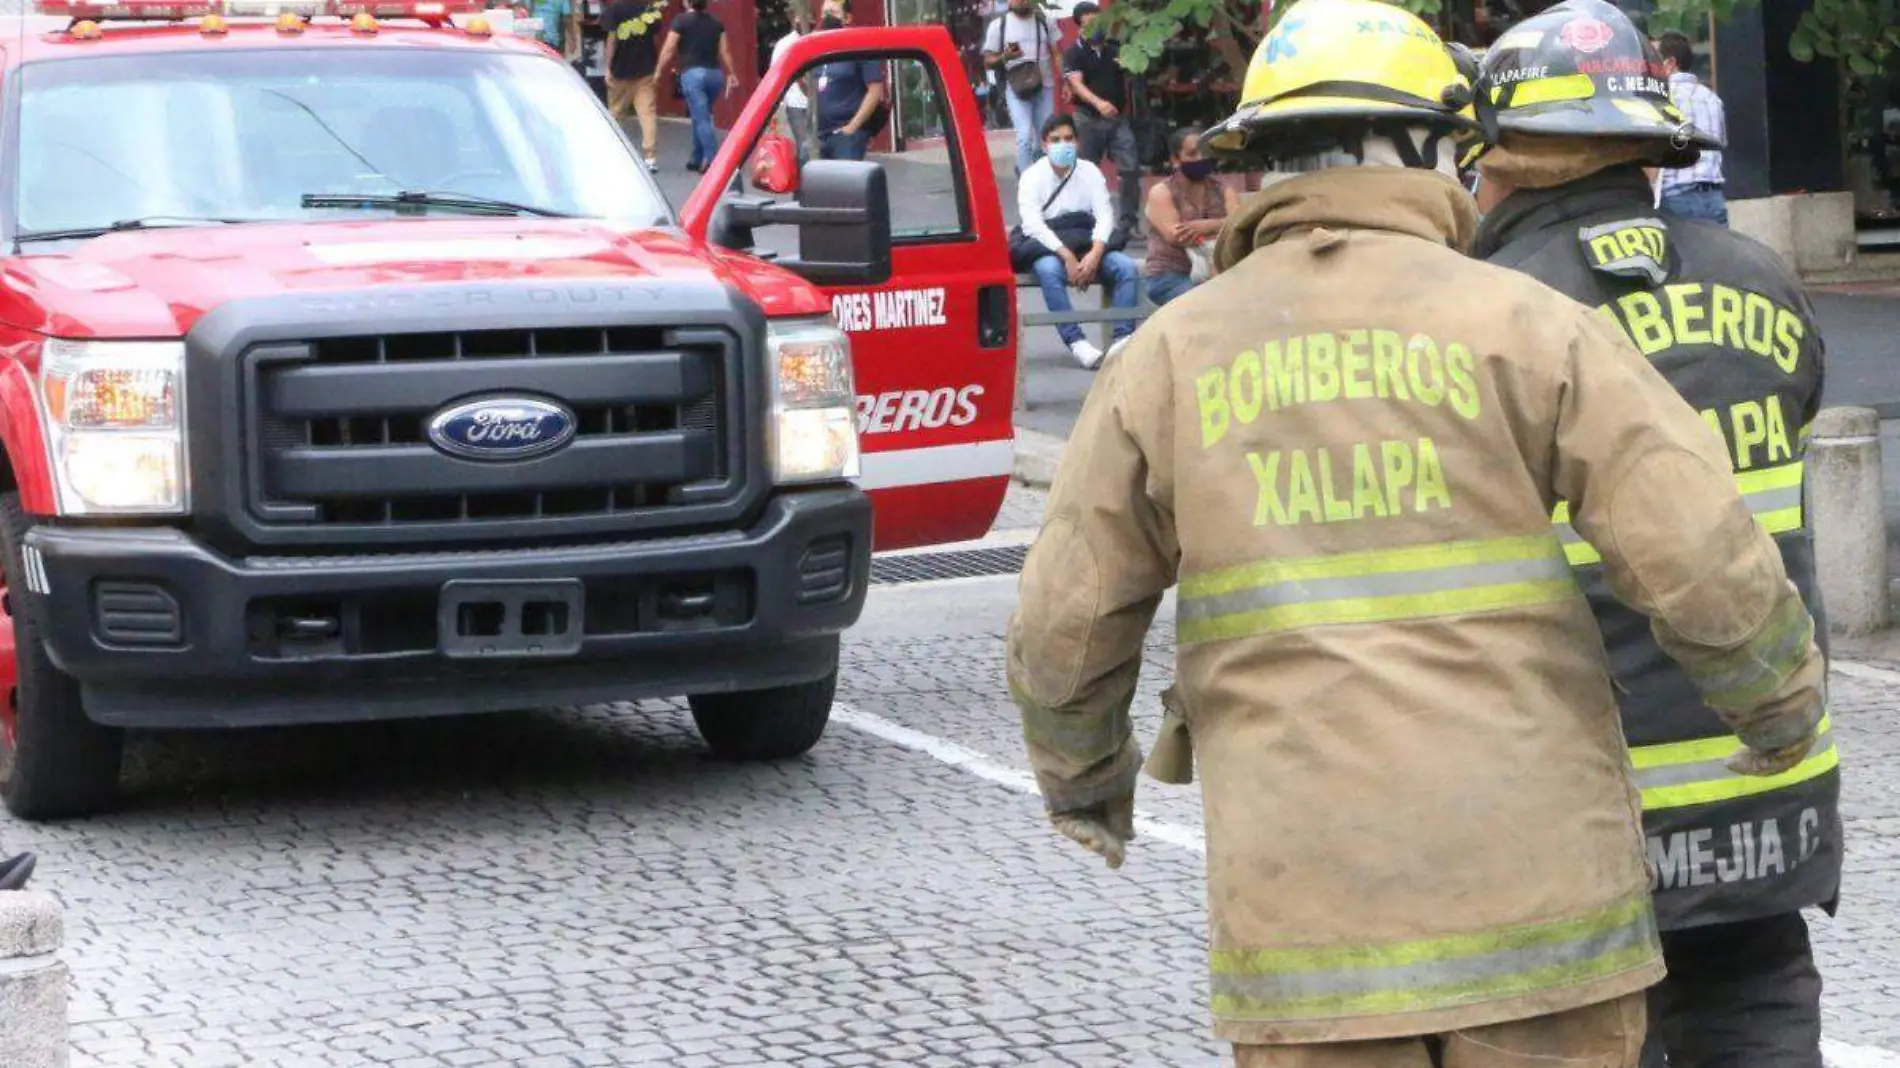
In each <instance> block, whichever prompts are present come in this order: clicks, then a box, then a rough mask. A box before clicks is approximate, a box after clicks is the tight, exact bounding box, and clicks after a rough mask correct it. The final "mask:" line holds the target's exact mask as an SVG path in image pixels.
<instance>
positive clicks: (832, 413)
mask: <svg viewBox="0 0 1900 1068" xmlns="http://www.w3.org/2000/svg"><path fill="white" fill-rule="evenodd" d="M765 340H766V356H767V359H768V360H769V361H770V363H769V366H770V368H771V373H772V439H771V442H770V445H771V453H772V478H773V481H775V482H777V483H779V484H780V485H785V484H788V483H798V482H833V481H839V480H843V479H852V478H857V477H858V413H857V389H856V386H855V384H854V382H853V380H852V376H851V339H850V338H847V337H846V336H845V335H844V332H843V331H841V330H839V329H838V328H837V327H835V326H833V325H831V322H830V321H829V320H826V319H801V320H797V321H793V322H784V323H774V324H772V325H771V326H770V327H768V328H767V330H766V335H765Z"/></svg>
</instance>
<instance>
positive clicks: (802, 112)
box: [772, 5, 812, 167]
mask: <svg viewBox="0 0 1900 1068" xmlns="http://www.w3.org/2000/svg"><path fill="white" fill-rule="evenodd" d="M810 32H811V19H810V18H809V17H808V16H807V15H806V14H805V11H804V9H803V8H802V7H799V6H797V5H794V6H793V8H792V28H791V31H790V32H788V33H787V34H785V36H783V37H780V38H779V39H778V41H777V42H776V43H774V44H773V45H772V65H773V66H777V65H778V64H779V63H780V61H782V60H783V59H784V58H785V54H786V53H787V52H789V51H791V49H792V45H793V44H795V43H797V41H798V39H799V38H801V37H803V36H805V35H806V34H808V33H810ZM784 107H785V124H786V125H787V126H788V127H790V128H791V131H792V143H793V144H794V145H795V146H796V147H797V149H798V165H799V166H801V167H802V166H804V165H805V162H806V161H807V160H809V159H811V139H812V131H811V98H810V97H807V96H806V95H805V79H804V78H802V77H800V78H794V79H793V80H792V84H791V85H790V86H788V87H787V88H786V90H785V100H784Z"/></svg>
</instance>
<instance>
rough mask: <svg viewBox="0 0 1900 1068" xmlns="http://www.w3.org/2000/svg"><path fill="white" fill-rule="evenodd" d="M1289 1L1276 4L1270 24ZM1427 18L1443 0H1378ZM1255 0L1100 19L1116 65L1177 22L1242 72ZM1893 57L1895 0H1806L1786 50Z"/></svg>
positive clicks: (1150, 2) (1870, 60)
mask: <svg viewBox="0 0 1900 1068" xmlns="http://www.w3.org/2000/svg"><path fill="white" fill-rule="evenodd" d="M1296 2H1297V0H1282V2H1280V3H1276V4H1275V5H1274V9H1273V15H1272V18H1273V20H1274V21H1278V20H1279V19H1280V18H1281V17H1282V16H1284V15H1285V14H1286V13H1287V11H1288V10H1290V9H1292V8H1293V7H1294V6H1295V4H1296ZM1386 2H1387V3H1390V4H1392V5H1393V6H1394V7H1401V8H1404V9H1405V10H1407V11H1410V12H1412V13H1413V14H1415V15H1418V16H1420V17H1423V18H1426V19H1430V18H1432V17H1433V16H1435V15H1437V14H1438V13H1439V10H1440V9H1441V8H1442V7H1443V6H1444V5H1445V3H1446V2H1447V0H1386ZM1764 2H1766V3H1785V2H1787V0H1657V4H1656V9H1655V11H1653V12H1652V13H1651V14H1650V16H1649V32H1650V33H1651V34H1652V35H1653V34H1660V33H1665V32H1667V31H1670V30H1675V31H1678V32H1682V33H1692V32H1693V30H1694V29H1695V28H1696V27H1699V26H1704V25H1707V23H1708V20H1709V19H1710V18H1714V19H1715V20H1716V21H1717V22H1720V21H1722V20H1724V19H1726V18H1728V17H1730V16H1731V15H1733V14H1734V13H1735V12H1736V11H1737V10H1739V9H1741V8H1742V7H1743V6H1745V5H1748V4H1754V3H1764ZM1260 7H1261V5H1260V3H1259V0H1116V3H1114V4H1113V5H1111V6H1110V7H1109V8H1108V9H1107V10H1106V11H1104V12H1103V13H1102V17H1103V18H1105V19H1107V20H1108V23H1109V26H1110V28H1111V30H1112V32H1113V33H1115V34H1116V35H1117V36H1118V37H1120V38H1121V40H1122V66H1124V67H1126V68H1128V69H1129V70H1131V71H1137V72H1140V71H1145V70H1147V69H1148V68H1149V67H1150V66H1151V65H1152V64H1153V63H1154V61H1155V60H1156V59H1158V58H1160V56H1161V50H1162V46H1163V45H1164V44H1166V42H1167V40H1168V38H1170V37H1173V36H1174V34H1175V32H1176V31H1177V30H1178V29H1179V28H1180V27H1181V26H1182V25H1184V24H1186V25H1194V26H1204V27H1206V28H1207V30H1208V35H1207V36H1208V42H1209V44H1211V45H1212V46H1213V47H1214V49H1215V51H1216V52H1218V53H1219V54H1220V56H1221V58H1222V59H1223V60H1225V61H1226V63H1227V65H1228V66H1229V67H1230V68H1231V69H1232V70H1234V71H1235V72H1236V73H1238V72H1240V71H1244V70H1246V68H1247V60H1248V59H1249V58H1251V57H1252V55H1253V50H1254V47H1255V46H1257V45H1258V44H1259V43H1260V38H1261V35H1262V27H1261V24H1260ZM1897 51H1900V0H1814V6H1813V8H1812V9H1810V10H1808V11H1804V12H1802V14H1801V20H1800V22H1799V23H1798V24H1797V25H1796V27H1795V31H1794V34H1793V36H1792V37H1791V38H1790V40H1789V41H1788V52H1789V54H1790V55H1792V56H1794V58H1796V59H1798V60H1800V61H1801V62H1803V63H1808V62H1812V61H1814V60H1816V59H1830V60H1838V61H1839V62H1840V63H1841V64H1842V65H1843V66H1844V67H1846V68H1847V70H1848V71H1849V72H1850V73H1852V74H1854V75H1857V76H1860V77H1873V76H1875V75H1877V74H1879V73H1880V71H1881V70H1882V69H1883V68H1884V66H1885V64H1886V62H1887V60H1888V58H1889V57H1891V56H1892V55H1893V54H1894V53H1895V52H1897Z"/></svg>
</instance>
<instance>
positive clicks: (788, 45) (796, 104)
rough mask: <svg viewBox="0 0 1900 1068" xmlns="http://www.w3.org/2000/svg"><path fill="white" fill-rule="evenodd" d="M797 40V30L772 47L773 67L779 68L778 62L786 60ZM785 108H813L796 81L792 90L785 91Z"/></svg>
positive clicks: (780, 39)
mask: <svg viewBox="0 0 1900 1068" xmlns="http://www.w3.org/2000/svg"><path fill="white" fill-rule="evenodd" d="M796 40H798V31H797V30H793V31H792V32H790V33H788V34H786V35H785V36H783V37H781V38H779V39H778V43H777V44H775V45H773V46H772V65H773V66H775V67H776V66H778V61H779V60H781V59H783V58H785V53H787V52H789V51H791V49H792V42H793V41H796ZM785 106H786V107H788V108H803V107H810V106H811V104H810V102H809V101H807V100H806V99H805V90H803V89H800V88H799V87H798V83H797V82H795V81H794V82H793V83H792V86H791V88H789V89H787V90H785Z"/></svg>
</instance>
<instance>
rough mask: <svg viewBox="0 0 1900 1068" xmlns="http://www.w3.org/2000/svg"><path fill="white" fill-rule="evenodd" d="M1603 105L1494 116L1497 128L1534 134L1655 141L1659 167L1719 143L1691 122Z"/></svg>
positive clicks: (1683, 161)
mask: <svg viewBox="0 0 1900 1068" xmlns="http://www.w3.org/2000/svg"><path fill="white" fill-rule="evenodd" d="M1604 106H1607V102H1605V101H1601V100H1597V101H1590V102H1587V103H1586V102H1583V101H1578V102H1576V103H1572V104H1567V105H1566V104H1552V105H1548V106H1543V107H1538V108H1519V109H1513V110H1511V111H1507V112H1504V113H1502V114H1500V115H1499V116H1498V130H1499V131H1500V132H1502V133H1517V134H1526V135H1530V136H1534V137H1569V138H1583V139H1595V138H1616V139H1618V140H1644V141H1657V142H1660V144H1659V145H1658V152H1659V155H1658V157H1657V163H1658V165H1660V166H1663V167H1687V166H1690V165H1692V164H1694V163H1695V161H1696V160H1697V159H1699V158H1701V155H1702V152H1703V150H1704V149H1720V148H1721V147H1722V142H1720V141H1718V140H1716V139H1715V138H1714V137H1711V136H1709V135H1708V134H1707V133H1704V132H1703V131H1702V130H1700V129H1698V128H1697V127H1696V126H1695V125H1693V124H1691V123H1672V122H1670V121H1669V120H1668V119H1666V118H1664V117H1663V116H1662V115H1660V114H1658V115H1656V116H1654V117H1653V118H1651V117H1646V116H1638V115H1635V114H1632V113H1630V112H1627V111H1618V112H1617V113H1615V114H1614V115H1608V116H1606V115H1604V114H1603V113H1602V112H1601V111H1600V110H1599V109H1600V108H1602V107H1604Z"/></svg>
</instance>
